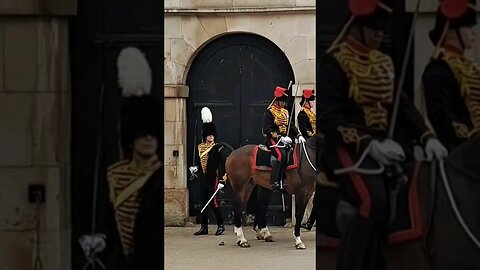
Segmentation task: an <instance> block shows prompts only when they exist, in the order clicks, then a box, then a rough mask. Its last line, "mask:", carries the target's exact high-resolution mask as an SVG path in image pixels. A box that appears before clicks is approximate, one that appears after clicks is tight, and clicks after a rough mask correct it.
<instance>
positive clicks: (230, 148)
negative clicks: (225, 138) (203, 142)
mask: <svg viewBox="0 0 480 270" xmlns="http://www.w3.org/2000/svg"><path fill="white" fill-rule="evenodd" d="M221 147H226V148H227V149H228V150H229V151H230V152H232V151H233V150H234V149H233V147H232V146H230V145H229V144H228V143H226V142H219V143H217V144H215V145H214V146H213V148H212V150H211V151H218V150H219V149H220V148H221Z"/></svg>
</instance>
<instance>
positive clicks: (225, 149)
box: [207, 142, 233, 177]
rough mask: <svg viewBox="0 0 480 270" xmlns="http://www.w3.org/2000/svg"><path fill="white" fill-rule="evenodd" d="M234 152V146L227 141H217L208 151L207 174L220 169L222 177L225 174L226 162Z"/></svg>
mask: <svg viewBox="0 0 480 270" xmlns="http://www.w3.org/2000/svg"><path fill="white" fill-rule="evenodd" d="M232 152H233V148H232V147H231V146H230V145H229V144H227V143H223V142H221V143H217V144H215V145H214V146H213V148H212V149H211V150H210V152H209V153H208V161H207V174H208V173H215V172H216V171H217V170H219V175H220V177H221V176H223V175H224V174H225V162H226V161H227V158H228V156H229V155H230V154H231V153H232Z"/></svg>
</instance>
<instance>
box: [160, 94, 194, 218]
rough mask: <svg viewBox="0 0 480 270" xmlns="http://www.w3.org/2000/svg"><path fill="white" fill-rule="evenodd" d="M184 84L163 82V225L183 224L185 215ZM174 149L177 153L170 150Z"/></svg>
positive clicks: (185, 124)
mask: <svg viewBox="0 0 480 270" xmlns="http://www.w3.org/2000/svg"><path fill="white" fill-rule="evenodd" d="M187 97H188V87H187V86H185V85H165V107H164V108H165V114H164V115H165V119H164V121H165V184H164V187H165V207H164V209H165V212H164V217H165V226H183V225H185V222H186V220H187V219H188V216H189V215H188V189H187V169H186V164H187V160H186V155H185V150H186V148H185V147H186V145H187V115H186V107H187V106H186V102H187V99H186V98H187ZM174 151H178V153H179V155H178V157H174V155H173V152H174Z"/></svg>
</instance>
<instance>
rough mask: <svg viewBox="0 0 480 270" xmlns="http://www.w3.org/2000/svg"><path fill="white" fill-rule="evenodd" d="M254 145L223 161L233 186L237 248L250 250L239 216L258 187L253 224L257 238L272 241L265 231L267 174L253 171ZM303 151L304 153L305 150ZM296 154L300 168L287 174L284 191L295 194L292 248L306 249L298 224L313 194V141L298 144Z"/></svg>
mask: <svg viewBox="0 0 480 270" xmlns="http://www.w3.org/2000/svg"><path fill="white" fill-rule="evenodd" d="M254 148H255V145H245V146H242V147H240V148H238V149H236V150H235V151H233V152H232V153H231V154H230V155H229V157H228V159H227V161H226V172H227V177H228V181H229V183H230V185H231V187H232V195H233V207H234V220H235V234H236V235H237V238H238V242H237V244H238V245H239V246H240V247H250V244H249V243H248V241H247V239H245V236H244V234H243V230H242V213H243V212H244V211H245V208H246V204H247V202H248V199H249V197H250V194H251V193H252V190H253V188H254V187H255V186H256V185H258V188H259V190H258V193H257V196H258V197H257V205H256V208H257V212H256V214H255V219H256V223H257V225H258V228H259V230H258V231H257V239H259V240H265V241H267V242H273V241H274V240H273V236H272V235H271V234H270V232H269V230H268V228H267V224H266V223H267V222H266V213H267V207H268V204H269V202H270V198H271V195H272V188H271V182H270V175H271V172H270V171H262V170H254V169H252V161H253V150H254ZM305 150H306V151H305ZM297 152H298V156H299V157H300V158H299V166H298V168H297V169H293V170H288V171H287V172H286V180H285V184H286V191H287V192H288V193H290V194H295V217H296V223H295V228H294V239H295V247H296V248H297V249H305V248H306V247H305V244H304V243H303V242H302V240H301V238H300V224H301V221H302V218H303V215H304V212H305V207H306V205H307V203H308V201H309V199H310V198H311V196H312V194H313V192H314V191H315V169H314V167H313V166H315V160H316V159H315V138H310V139H309V140H308V141H307V142H306V143H305V144H298V147H297Z"/></svg>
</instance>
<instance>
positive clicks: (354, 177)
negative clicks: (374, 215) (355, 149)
mask: <svg viewBox="0 0 480 270" xmlns="http://www.w3.org/2000/svg"><path fill="white" fill-rule="evenodd" d="M337 152H338V155H339V157H340V162H341V163H342V165H343V167H344V168H348V167H352V166H353V165H354V164H353V161H352V158H351V157H350V155H349V154H348V152H347V150H346V149H345V148H343V147H339V148H337ZM348 175H349V176H350V177H349V178H350V181H351V182H352V184H353V187H354V188H355V190H356V191H357V194H358V195H359V197H360V201H361V204H360V216H362V217H367V218H368V217H370V214H371V210H372V201H371V199H370V194H369V192H368V189H367V186H366V185H365V183H364V182H363V179H362V177H361V176H360V175H359V174H358V173H355V172H349V173H348Z"/></svg>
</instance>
